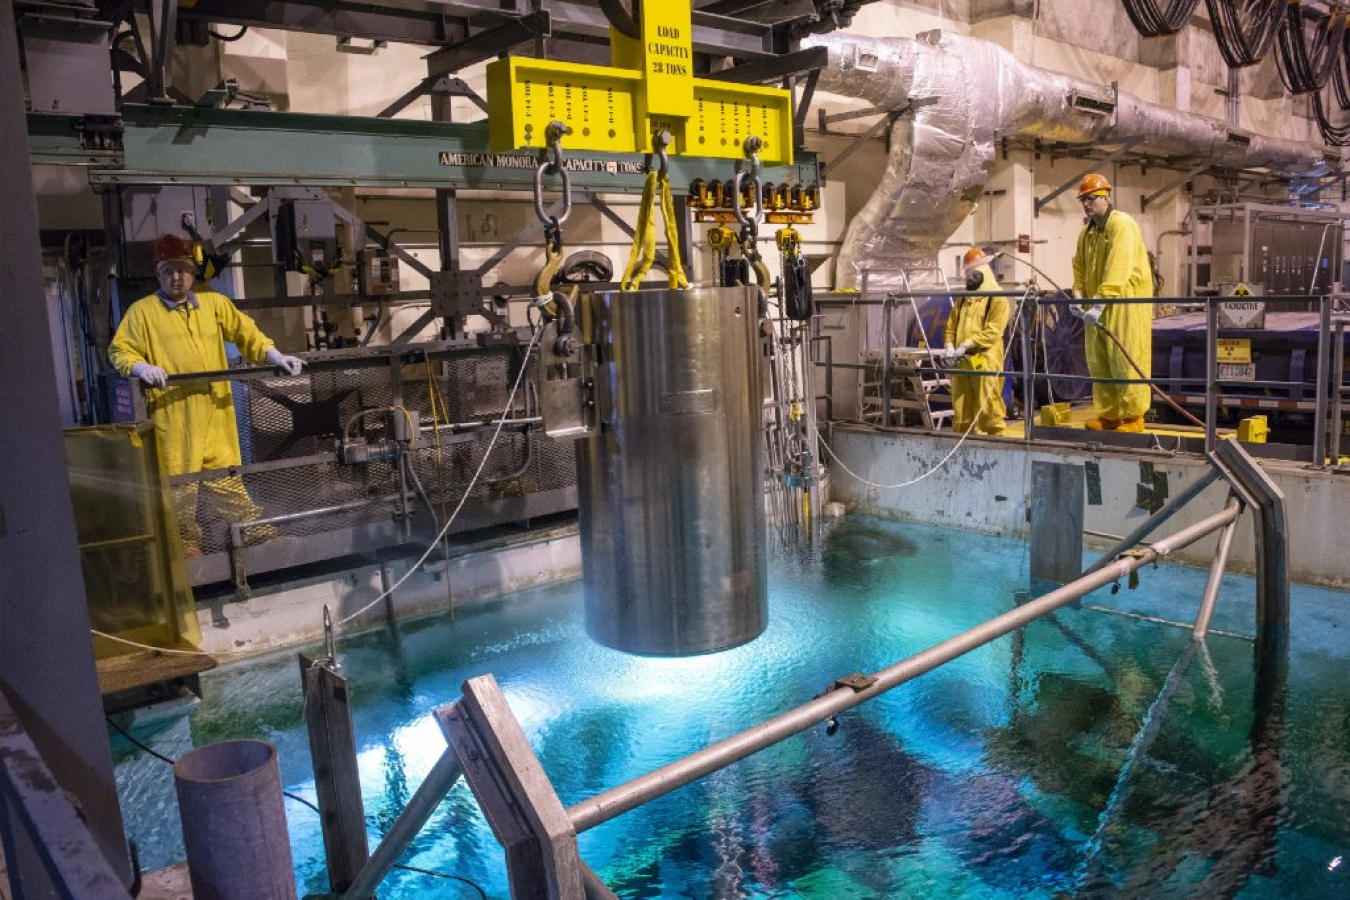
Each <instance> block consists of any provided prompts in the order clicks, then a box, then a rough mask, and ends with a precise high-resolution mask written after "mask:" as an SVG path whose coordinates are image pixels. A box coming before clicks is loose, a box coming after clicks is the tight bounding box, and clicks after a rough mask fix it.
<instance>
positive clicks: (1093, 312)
mask: <svg viewBox="0 0 1350 900" xmlns="http://www.w3.org/2000/svg"><path fill="white" fill-rule="evenodd" d="M1105 311H1106V307H1105V306H1103V305H1102V304H1100V303H1094V304H1093V305H1092V306H1089V307H1088V308H1087V309H1083V307H1081V306H1079V305H1078V304H1077V303H1074V304H1071V305H1070V306H1069V312H1071V313H1073V314H1074V315H1075V316H1077V317H1078V318H1080V319H1082V320H1083V327H1084V328H1089V327H1091V326H1093V325H1096V324H1097V320H1098V319H1100V318H1101V317H1102V313H1103V312H1105Z"/></svg>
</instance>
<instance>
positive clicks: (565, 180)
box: [534, 119, 572, 230]
mask: <svg viewBox="0 0 1350 900" xmlns="http://www.w3.org/2000/svg"><path fill="white" fill-rule="evenodd" d="M571 133H572V129H571V128H570V127H568V126H567V125H564V124H563V123H562V122H559V121H557V120H556V119H555V120H554V121H552V122H549V123H548V128H547V129H546V130H545V132H544V136H545V140H546V141H547V146H546V147H545V149H544V157H543V160H542V161H541V162H540V163H539V166H538V167H537V168H536V169H535V170H534V214H535V215H536V216H538V217H539V221H540V222H542V223H543V225H544V226H545V227H546V228H550V227H551V228H553V229H554V230H557V229H558V228H559V227H560V226H561V225H562V223H564V222H566V221H567V217H568V216H570V215H571V214H572V176H571V174H569V173H568V171H567V166H566V165H565V164H564V162H563V153H562V137H563V135H565V134H571ZM546 174H557V175H558V176H559V177H561V178H562V201H563V208H562V212H561V213H559V214H558V215H556V216H550V215H549V214H548V211H547V210H545V209H544V175H546Z"/></svg>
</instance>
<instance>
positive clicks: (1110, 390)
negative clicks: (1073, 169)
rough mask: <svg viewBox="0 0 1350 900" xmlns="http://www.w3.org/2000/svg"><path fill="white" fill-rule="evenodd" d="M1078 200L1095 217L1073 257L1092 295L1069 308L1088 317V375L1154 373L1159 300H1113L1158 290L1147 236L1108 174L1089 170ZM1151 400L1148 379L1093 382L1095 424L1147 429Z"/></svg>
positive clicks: (1079, 279)
mask: <svg viewBox="0 0 1350 900" xmlns="http://www.w3.org/2000/svg"><path fill="white" fill-rule="evenodd" d="M1078 201H1079V202H1080V203H1081V204H1082V205H1083V212H1084V213H1085V214H1086V215H1087V217H1088V220H1087V224H1086V225H1084V227H1083V230H1082V232H1081V233H1080V234H1079V236H1078V248H1077V251H1076V252H1075V253H1074V257H1073V289H1074V293H1075V294H1077V295H1078V296H1079V297H1081V298H1082V299H1083V300H1085V301H1089V302H1087V303H1085V304H1083V305H1081V306H1080V305H1078V304H1072V305H1070V306H1069V311H1070V312H1071V313H1073V314H1074V315H1075V316H1077V317H1078V318H1079V319H1082V321H1083V326H1084V337H1083V340H1084V346H1085V349H1086V351H1087V364H1088V374H1089V375H1091V376H1092V377H1093V378H1117V379H1138V378H1149V377H1151V373H1152V371H1153V368H1152V367H1153V307H1152V306H1151V305H1149V304H1146V303H1111V302H1109V301H1111V300H1115V299H1118V298H1124V297H1131V298H1133V297H1152V296H1153V270H1152V268H1151V266H1150V265H1149V261H1148V248H1147V247H1146V246H1145V245H1144V237H1143V235H1142V234H1141V233H1140V231H1139V225H1138V223H1137V222H1135V221H1134V219H1133V218H1131V217H1130V216H1129V215H1127V214H1125V213H1123V212H1121V211H1120V210H1118V209H1116V208H1115V207H1114V206H1113V205H1112V203H1111V183H1110V182H1109V181H1107V180H1106V178H1105V176H1103V175H1099V174H1097V173H1096V172H1093V173H1090V174H1088V175H1085V176H1083V180H1082V181H1081V182H1080V183H1079V185H1078ZM1112 336H1114V337H1115V338H1116V339H1117V340H1118V341H1119V344H1117V343H1116V341H1115V340H1112ZM1136 366H1137V368H1136ZM1151 403H1152V397H1151V395H1150V392H1149V386H1148V385H1147V384H1093V385H1092V405H1093V407H1094V408H1095V413H1096V415H1095V417H1094V418H1093V419H1091V420H1090V421H1089V422H1088V423H1087V427H1088V428H1092V429H1097V430H1107V431H1143V430H1144V414H1145V413H1146V412H1148V409H1149V406H1150V405H1151Z"/></svg>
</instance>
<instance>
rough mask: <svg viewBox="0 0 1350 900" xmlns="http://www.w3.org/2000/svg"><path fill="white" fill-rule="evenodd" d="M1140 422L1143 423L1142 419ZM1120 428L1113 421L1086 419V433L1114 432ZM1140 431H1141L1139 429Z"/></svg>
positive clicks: (1117, 423) (1118, 424)
mask: <svg viewBox="0 0 1350 900" xmlns="http://www.w3.org/2000/svg"><path fill="white" fill-rule="evenodd" d="M1140 421H1143V420H1142V419H1141V420H1140ZM1119 427H1120V423H1119V422H1117V421H1116V420H1115V419H1088V420H1087V429H1088V431H1115V430H1116V429H1117V428H1119ZM1140 430H1142V429H1140Z"/></svg>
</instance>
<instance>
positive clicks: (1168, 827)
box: [113, 517, 1350, 900]
mask: <svg viewBox="0 0 1350 900" xmlns="http://www.w3.org/2000/svg"><path fill="white" fill-rule="evenodd" d="M1025 578H1026V559H1025V553H1024V548H1023V545H1022V543H1021V542H1019V541H1014V540H1009V539H1004V538H996V537H989V536H984V535H977V534H971V533H967V532H960V531H952V530H946V529H940V528H933V527H927V526H916V525H907V524H903V523H896V522H890V521H886V520H881V519H873V518H867V517H850V518H847V519H844V520H842V521H840V522H838V523H837V524H835V525H833V526H832V528H831V529H830V530H829V532H828V534H827V538H826V541H825V548H824V552H823V553H822V554H821V556H820V557H819V558H815V559H811V558H800V559H797V558H794V559H785V558H783V557H782V556H778V557H775V558H774V560H773V562H772V565H771V575H770V626H769V629H768V631H767V632H766V633H765V634H764V635H763V636H762V637H761V638H759V639H758V640H756V641H754V642H753V643H751V644H749V645H747V646H745V647H741V648H738V649H736V650H733V651H729V652H726V653H721V654H717V655H713V656H708V657H699V658H693V659H669V660H661V659H639V658H635V657H630V656H626V655H624V654H621V653H618V652H615V651H611V650H607V649H605V648H602V647H599V646H597V645H595V644H593V643H592V642H591V641H590V640H589V639H588V638H587V637H586V635H585V632H584V630H583V627H582V623H581V586H580V583H578V582H572V583H568V584H563V585H557V586H553V587H549V588H544V589H538V590H533V591H528V592H524V593H521V594H518V595H515V596H513V597H511V598H510V599H509V600H504V601H502V602H498V603H492V604H489V605H484V606H479V607H475V608H473V609H471V610H461V611H459V612H458V613H457V614H456V617H455V619H454V620H453V621H452V620H451V619H450V618H449V617H448V616H440V617H436V618H432V619H424V620H420V621H416V622H411V623H401V624H400V625H399V626H398V628H397V630H396V631H394V630H388V631H380V632H374V633H369V634H365V635H360V636H356V637H354V638H351V639H348V640H345V641H343V643H342V645H341V656H342V665H343V672H344V674H345V675H346V676H347V677H348V678H349V679H350V682H351V686H352V690H353V694H354V704H355V707H354V719H355V725H356V730H357V735H358V742H359V745H360V747H361V749H360V754H359V761H360V770H361V783H362V789H363V794H364V797H365V808H366V816H367V820H368V822H369V829H370V840H371V846H372V847H373V846H374V844H375V843H376V842H377V841H378V839H379V836H380V835H381V834H383V832H384V831H385V829H386V828H387V827H388V826H389V825H390V824H391V823H392V822H393V820H394V818H395V817H396V816H397V815H398V812H399V811H400V810H401V809H402V807H403V805H404V803H405V802H406V801H407V799H408V797H409V796H410V795H411V794H412V792H413V791H414V790H415V789H416V787H417V785H418V784H420V783H421V781H422V779H423V777H424V776H425V775H426V773H427V772H428V771H429V770H430V768H431V766H432V764H433V763H434V762H435V761H436V759H437V757H438V756H439V755H440V753H441V751H442V749H443V748H444V746H445V743H444V739H443V738H442V737H441V734H440V731H439V729H438V727H437V726H436V725H435V723H434V722H433V720H432V719H431V717H430V713H431V711H432V709H434V708H435V707H436V706H438V705H441V704H443V703H447V702H450V701H453V700H455V699H456V698H457V697H458V695H459V685H460V684H461V683H462V682H463V681H464V680H465V679H466V678H469V677H472V676H475V675H480V674H484V673H487V672H491V673H492V674H494V675H495V676H496V678H497V680H498V681H499V682H500V684H501V686H502V689H503V690H504V692H505V694H506V696H507V698H508V700H509V701H510V703H511V706H512V709H513V710H514V712H515V714H516V716H517V717H518V718H519V719H520V720H521V724H522V726H523V727H524V729H525V733H526V734H527V735H528V736H529V738H530V741H531V744H532V745H533V747H534V748H535V751H536V753H537V754H538V755H539V758H540V760H541V762H542V764H543V766H544V769H545V771H546V772H547V773H548V774H549V776H550V777H551V778H552V780H553V782H554V785H555V787H556V789H557V791H558V793H559V795H560V797H561V799H562V802H563V804H564V805H569V804H572V803H575V802H578V801H580V800H582V799H585V798H587V797H589V796H592V795H594V794H596V793H599V792H600V791H602V790H605V789H607V788H610V787H613V786H615V785H617V784H619V783H621V782H623V781H626V780H628V779H630V778H632V777H635V776H637V775H639V774H641V773H643V772H645V771H648V770H650V769H651V768H654V767H656V766H659V765H662V764H664V763H666V762H669V761H671V760H673V759H675V758H677V757H679V756H681V755H683V754H685V753H687V752H689V751H691V750H695V749H698V748H701V747H703V746H706V745H707V744H709V743H712V742H713V741H716V740H718V739H720V738H722V737H725V736H727V735H729V734H732V733H734V732H736V731H738V730H740V729H741V728H743V727H745V726H747V725H749V724H753V723H754V722H757V721H760V720H762V719H764V718H768V717H769V716H771V715H774V714H776V713H779V712H782V711H784V710H786V709H788V708H790V707H792V706H796V705H797V704H799V703H801V702H804V701H805V700H808V699H810V698H811V697H812V696H814V695H816V694H817V693H819V692H820V691H821V690H822V689H823V688H824V687H825V686H826V685H827V684H829V683H830V682H831V681H832V680H833V679H834V678H837V677H840V676H842V675H845V674H848V673H850V672H854V671H862V672H871V671H875V670H877V669H879V668H882V667H883V666H885V665H888V664H889V663H892V662H894V661H896V660H898V659H901V658H903V657H905V656H907V655H909V654H911V653H914V652H916V651H918V650H921V649H923V648H925V647H927V646H930V645H932V644H934V643H937V642H939V641H941V640H943V639H945V638H947V637H950V636H951V635H953V634H955V633H957V632H959V631H961V630H964V629H966V628H969V627H971V626H973V625H975V624H978V623H979V622H981V621H984V620H986V619H988V618H990V617H992V616H994V615H997V614H999V613H1001V612H1004V611H1006V610H1007V609H1009V608H1010V607H1011V605H1012V602H1013V600H1012V597H1013V593H1014V591H1016V590H1018V589H1021V588H1022V587H1024V583H1025ZM1142 578H1143V581H1142V584H1141V585H1140V586H1139V588H1138V589H1137V590H1134V591H1129V590H1126V589H1124V588H1122V589H1121V590H1120V591H1119V593H1117V594H1114V595H1112V594H1111V593H1110V591H1109V590H1107V589H1103V590H1102V591H1099V592H1097V593H1096V594H1094V595H1091V596H1090V597H1089V598H1087V599H1086V600H1085V602H1084V605H1083V607H1081V608H1076V609H1065V610H1061V611H1060V612H1059V613H1057V614H1056V615H1055V616H1054V617H1053V619H1048V620H1041V621H1038V622H1036V623H1033V624H1032V625H1031V626H1030V627H1029V628H1027V629H1025V630H1024V632H1022V633H1021V634H1020V635H1019V634H1015V635H1010V636H1008V637H1005V638H1002V639H1000V640H998V641H996V642H994V643H993V644H990V645H988V646H986V647H984V648H981V649H980V650H977V651H975V652H973V653H971V654H969V655H967V656H966V657H963V658H962V659H960V660H957V661H956V662H953V663H951V664H950V665H948V666H945V667H943V668H941V669H939V670H937V671H935V672H932V673H930V674H928V675H925V676H922V677H921V678H919V679H918V680H916V681H914V682H911V683H910V684H908V685H904V686H902V687H900V688H898V689H896V690H894V691H892V692H891V693H890V694H888V695H885V696H884V697H882V698H881V699H879V700H876V701H874V702H872V703H870V704H867V705H864V706H863V707H860V708H859V709H857V710H855V711H853V712H850V713H848V714H846V715H844V716H843V717H841V719H840V728H839V731H838V733H837V734H835V735H834V736H827V735H826V734H825V732H824V730H823V729H819V728H818V729H814V730H812V731H811V732H809V733H807V734H804V735H802V736H799V737H796V738H793V739H790V740H788V741H786V742H784V743H783V744H780V745H778V746H777V747H775V748H772V749H770V750H768V751H765V752H764V753H761V754H759V755H758V756H755V757H752V758H750V759H748V760H744V761H742V762H740V763H738V764H736V765H734V766H732V767H731V768H729V769H726V770H723V771H722V772H720V773H718V774H716V775H713V776H711V777H709V778H707V779H705V780H704V781H702V782H698V783H696V784H694V785H690V786H688V787H686V788H684V789H682V790H680V791H677V792H675V793H674V794H671V795H669V796H667V797H665V798H663V799H661V800H659V801H657V802H655V803H652V804H649V805H648V806H645V807H643V808H641V809H638V810H636V811H634V812H631V813H628V814H626V815H624V816H621V817H620V818H618V819H616V820H614V821H612V822H609V823H607V824H605V825H602V826H600V827H598V828H595V829H593V830H591V831H588V832H586V833H584V834H582V835H581V837H580V847H581V853H582V856H583V858H584V859H586V860H587V862H588V863H589V864H590V865H591V867H592V868H594V869H595V870H596V871H597V872H598V873H599V874H600V876H601V877H602V878H603V879H604V880H605V881H606V882H607V883H608V884H609V885H610V886H611V887H612V888H613V889H614V890H615V892H616V893H618V894H619V895H620V896H621V897H625V898H628V897H640V898H658V897H660V898H676V897H680V898H696V900H706V898H760V897H777V898H787V897H804V898H857V900H864V898H889V897H907V896H911V895H917V894H923V893H927V894H929V895H933V896H944V897H946V896H951V897H956V896H960V897H991V898H992V897H1038V896H1039V897H1053V896H1059V895H1066V894H1070V893H1075V894H1080V895H1084V896H1108V895H1109V896H1120V895H1126V896H1150V897H1168V896H1178V897H1179V896H1205V897H1210V896H1241V897H1272V898H1273V897H1345V896H1350V861H1345V860H1344V857H1345V856H1346V855H1350V853H1347V851H1348V850H1350V703H1348V702H1347V701H1350V678H1347V677H1346V671H1347V670H1346V663H1347V659H1348V658H1350V646H1348V645H1347V641H1346V640H1345V634H1346V631H1345V629H1346V628H1347V626H1350V596H1347V595H1346V594H1344V593H1338V592H1334V591H1329V590H1323V589H1318V588H1310V587H1304V586H1296V587H1295V589H1294V599H1293V609H1294V618H1293V628H1292V634H1291V641H1290V643H1291V648H1292V649H1291V653H1290V663H1289V674H1288V682H1287V688H1286V691H1285V702H1284V703H1283V704H1282V709H1281V714H1280V715H1278V716H1277V717H1276V719H1277V721H1278V722H1279V727H1276V728H1270V727H1265V728H1256V729H1254V728H1253V725H1254V721H1257V719H1256V717H1255V716H1254V712H1253V709H1254V692H1253V687H1254V676H1253V664H1252V643H1251V641H1250V640H1248V639H1245V638H1244V637H1243V636H1244V635H1251V634H1252V632H1253V615H1254V613H1253V607H1254V596H1255V589H1254V586H1253V583H1252V581H1251V579H1249V578H1245V577H1241V576H1231V575H1230V576H1228V577H1227V578H1226V579H1225V581H1224V586H1223V594H1222V596H1221V598H1220V602H1219V608H1218V611H1217V612H1216V615H1215V619H1214V624H1213V628H1215V629H1219V630H1221V631H1222V632H1224V633H1218V634H1215V633H1213V632H1212V633H1211V636H1210V638H1209V641H1208V648H1207V650H1206V651H1202V652H1199V653H1188V652H1187V650H1188V648H1189V647H1190V646H1191V639H1190V632H1189V631H1187V630H1185V629H1181V628H1177V627H1174V626H1169V625H1165V624H1159V623H1158V622H1156V621H1150V620H1148V619H1142V618H1138V617H1131V616H1123V615H1115V614H1111V613H1108V612H1103V611H1100V610H1097V609H1092V608H1090V607H1091V606H1093V605H1099V606H1102V607H1111V608H1114V609H1117V610H1120V611H1125V612H1129V613H1134V614H1137V615H1140V616H1149V617H1154V618H1165V619H1174V620H1181V621H1190V620H1193V619H1194V616H1195V611H1196V608H1197V606H1198V603H1199V597H1200V595H1201V592H1202V590H1203V586H1204V581H1205V572H1203V571H1201V570H1196V569H1189V568H1185V567H1180V566H1164V567H1162V568H1160V569H1158V570H1151V569H1150V570H1145V571H1144V572H1143V573H1142ZM203 689H204V692H205V699H204V701H203V702H202V704H201V705H200V706H199V707H198V708H197V709H196V711H195V712H194V713H193V714H192V716H191V717H190V718H179V719H176V720H173V721H170V722H167V723H161V724H159V725H156V726H147V727H145V728H142V729H140V730H138V731H137V732H136V733H135V734H136V737H138V738H139V739H141V740H142V741H145V742H146V743H148V744H150V745H151V746H152V747H154V749H156V750H158V751H159V752H161V753H164V754H166V755H169V756H178V755H181V754H182V753H184V752H186V751H187V750H189V749H191V748H192V747H193V746H200V745H203V744H207V743H211V742H214V741H218V740H223V739H226V738H236V737H261V738H265V739H267V740H270V741H272V742H274V743H275V744H276V745H277V747H278V749H279V753H280V760H281V769H282V780H283V782H284V783H285V784H286V785H287V787H288V789H289V790H291V791H293V792H295V793H297V794H300V795H301V796H304V797H308V798H310V799H311V800H312V799H314V789H313V781H312V773H311V771H310V762H309V752H308V746H307V742H306V738H305V736H304V729H303V727H302V726H301V725H300V724H299V722H300V712H301V696H300V682H299V675H298V667H297V664H296V661H295V653H294V652H288V653H284V654H278V655H275V656H272V657H266V658H261V659H255V660H250V661H247V662H245V663H241V664H237V665H231V666H226V667H223V668H221V669H219V670H216V671H214V672H211V673H208V674H207V675H206V676H205V677H204V678H203ZM1255 706H1256V707H1257V708H1259V709H1260V710H1261V711H1262V713H1263V716H1264V715H1265V714H1266V713H1267V712H1268V711H1269V709H1268V707H1267V706H1265V705H1263V704H1255ZM1259 721H1260V722H1266V723H1268V722H1269V721H1270V719H1268V718H1261V719H1260V720H1259ZM1254 732H1255V733H1258V738H1257V739H1256V740H1253V737H1252V735H1253V733H1254ZM1254 748H1255V749H1254ZM113 750H114V758H115V762H116V766H117V779H118V785H119V790H120V792H121V796H122V805H123V810H124V813H125V815H126V819H127V828H128V831H129V833H130V836H131V837H132V838H133V839H135V840H136V841H137V842H138V844H139V846H140V848H141V852H142V861H143V864H144V865H145V866H146V867H147V868H158V867H162V866H165V865H169V864H172V863H174V862H176V861H178V860H180V859H181V857H182V844H181V837H180V835H179V833H178V824H177V811H176V808H175V804H174V801H173V787H172V776H171V772H170V770H169V767H168V766H166V765H164V764H163V763H161V762H158V761H156V760H154V759H153V758H151V757H148V756H146V755H144V754H142V753H141V752H140V751H139V750H137V749H135V748H134V747H132V746H131V745H130V744H129V743H128V742H126V741H124V740H123V739H122V738H120V737H114V743H113ZM287 813H288V816H289V820H290V827H291V841H292V848H293V852H294V856H295V862H296V867H297V880H298V883H299V886H300V890H301V893H302V894H303V893H304V892H306V891H312V892H318V891H323V890H326V889H327V880H326V877H325V875H324V868H323V856H322V841H321V837H320V832H319V828H318V821H317V816H315V815H314V814H313V813H312V812H311V811H310V810H308V809H307V808H305V807H304V806H303V805H301V804H299V803H295V802H292V801H287ZM403 862H404V863H407V864H409V865H414V866H419V867H423V868H428V869H434V870H438V871H441V872H446V873H451V874H454V875H457V876H461V877H464V878H469V879H472V880H473V881H474V882H476V883H477V884H479V885H481V886H482V887H483V889H484V890H485V891H486V892H487V894H488V895H489V896H491V897H494V898H496V897H506V896H507V895H508V894H507V888H506V879H505V872H504V869H503V865H502V854H501V851H500V848H499V847H498V845H497V844H496V841H495V840H494V838H493V837H492V834H491V832H490V830H489V829H488V827H487V825H486V823H485V822H484V821H483V819H482V816H481V815H480V813H479V812H478V810H477V807H476V805H475V803H474V802H473V799H472V796H471V795H470V794H469V792H468V789H467V788H466V787H465V786H464V784H463V782H461V783H460V784H459V785H458V786H457V787H456V789H455V790H454V792H453V793H452V794H451V796H450V797H449V798H448V799H447V801H446V802H445V803H443V804H442V805H441V807H440V809H439V810H438V811H437V813H436V815H435V817H434V818H433V819H432V820H431V822H430V823H429V824H428V827H427V828H426V829H425V830H424V831H423V833H422V834H421V835H420V836H419V838H418V840H417V841H416V842H415V843H414V845H413V846H412V847H411V848H410V850H409V852H408V853H407V854H406V855H405V857H404V859H403ZM379 896H380V897H381V898H408V897H418V898H430V897H445V898H457V897H475V896H477V893H476V892H475V891H474V890H473V889H472V888H470V887H468V886H466V885H463V884H461V883H458V882H454V881H444V880H440V879H434V878H430V877H428V876H425V875H420V874H417V873H413V872H406V871H395V872H394V873H393V874H392V875H391V876H390V878H389V879H387V880H386V882H385V884H384V886H383V887H382V888H381V891H380V894H379Z"/></svg>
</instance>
